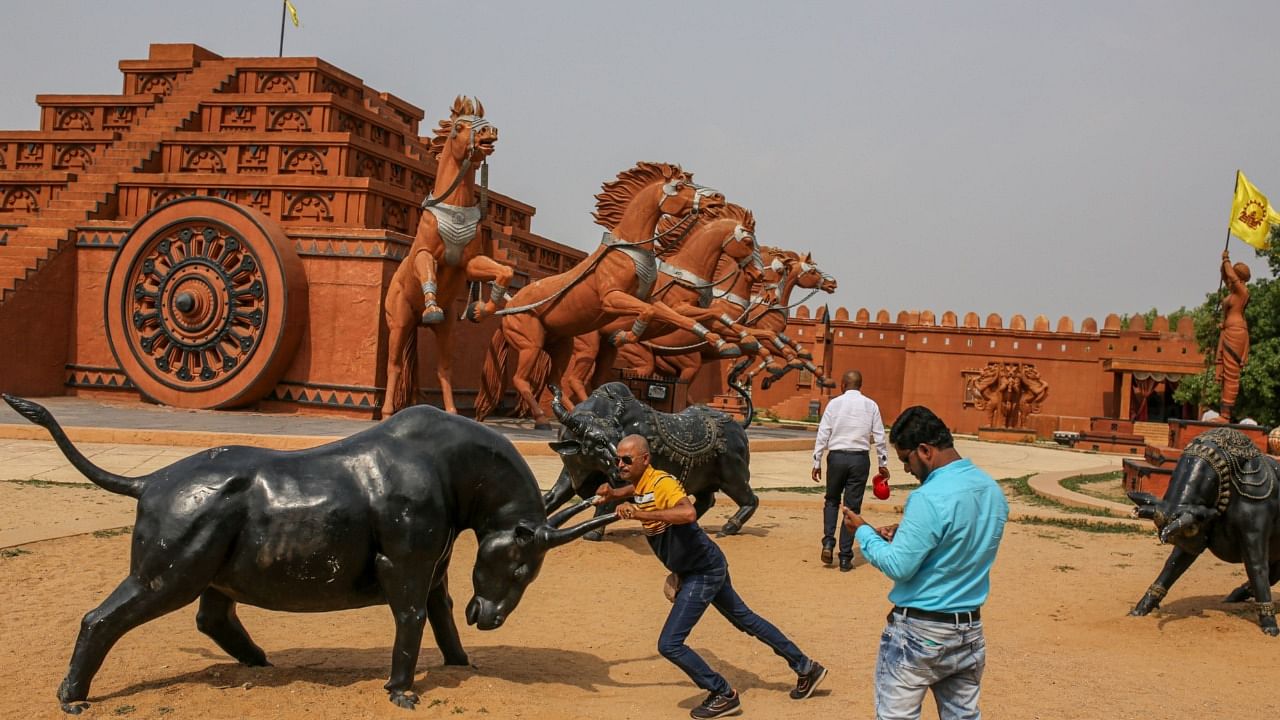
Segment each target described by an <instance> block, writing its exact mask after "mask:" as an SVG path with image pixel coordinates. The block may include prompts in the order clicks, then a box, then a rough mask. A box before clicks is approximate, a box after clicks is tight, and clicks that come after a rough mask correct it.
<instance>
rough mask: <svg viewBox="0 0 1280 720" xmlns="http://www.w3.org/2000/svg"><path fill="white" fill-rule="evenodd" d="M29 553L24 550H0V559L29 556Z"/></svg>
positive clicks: (17, 548)
mask: <svg viewBox="0 0 1280 720" xmlns="http://www.w3.org/2000/svg"><path fill="white" fill-rule="evenodd" d="M30 554H31V551H30V550H27V549H25V548H20V547H14V548H5V549H3V550H0V558H15V557H18V556H19V555H30Z"/></svg>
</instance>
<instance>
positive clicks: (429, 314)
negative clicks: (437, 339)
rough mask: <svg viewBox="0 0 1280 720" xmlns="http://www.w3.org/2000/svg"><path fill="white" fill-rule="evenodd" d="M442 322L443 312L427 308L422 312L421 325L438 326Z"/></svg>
mask: <svg viewBox="0 0 1280 720" xmlns="http://www.w3.org/2000/svg"><path fill="white" fill-rule="evenodd" d="M442 322H444V311H443V310H441V309H440V308H438V307H434V306H433V307H429V308H427V309H426V310H423V311H422V324H423V325H439V324H440V323H442Z"/></svg>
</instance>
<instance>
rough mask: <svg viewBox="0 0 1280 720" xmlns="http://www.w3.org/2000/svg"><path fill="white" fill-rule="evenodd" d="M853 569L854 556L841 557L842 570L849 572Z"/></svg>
mask: <svg viewBox="0 0 1280 720" xmlns="http://www.w3.org/2000/svg"><path fill="white" fill-rule="evenodd" d="M852 569H853V558H840V572H849V571H850V570H852Z"/></svg>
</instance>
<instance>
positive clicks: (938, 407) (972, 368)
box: [692, 306, 1204, 436]
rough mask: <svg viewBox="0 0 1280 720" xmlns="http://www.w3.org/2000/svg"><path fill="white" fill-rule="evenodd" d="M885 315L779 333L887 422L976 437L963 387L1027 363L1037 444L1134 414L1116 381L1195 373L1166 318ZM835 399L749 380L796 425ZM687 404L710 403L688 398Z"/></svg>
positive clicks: (818, 321)
mask: <svg viewBox="0 0 1280 720" xmlns="http://www.w3.org/2000/svg"><path fill="white" fill-rule="evenodd" d="M851 317H852V319H850V318H851ZM872 317H874V318H875V320H872ZM890 317H891V313H890V312H889V311H888V310H886V309H880V310H878V311H876V312H875V313H874V315H873V313H872V312H871V311H869V310H868V309H867V308H859V309H858V310H857V311H856V312H854V313H852V314H851V313H850V312H849V311H848V310H847V309H846V308H843V307H841V308H837V309H836V310H835V311H834V312H833V313H832V316H831V318H830V321H827V319H826V318H825V317H824V313H823V310H822V309H819V310H817V311H811V310H810V309H809V308H807V307H804V306H801V307H798V308H796V310H795V313H794V316H793V318H792V319H791V322H790V324H789V325H788V328H787V333H788V335H790V336H791V337H792V338H793V339H795V340H796V341H797V342H800V343H802V344H803V345H805V346H806V348H808V349H809V350H810V351H811V352H812V353H813V356H814V362H815V363H818V364H819V365H820V367H822V368H823V369H824V370H826V372H827V374H828V375H830V376H831V377H832V378H834V379H836V380H837V381H838V380H839V377H840V375H841V374H843V373H844V372H845V371H847V370H851V369H857V370H860V371H862V374H863V378H864V385H863V390H864V392H866V393H867V394H868V395H870V396H871V397H873V398H874V399H875V400H876V401H877V402H878V403H879V405H880V408H881V411H882V412H883V414H884V417H885V419H886V421H891V420H892V419H893V418H894V417H896V416H897V414H898V413H899V412H900V411H901V410H902V409H903V408H905V407H909V406H911V405H917V404H920V405H927V406H928V407H930V408H932V409H933V410H934V411H935V412H937V413H938V414H939V415H940V416H941V417H942V418H944V419H945V420H946V421H947V422H948V423H949V424H950V425H951V427H952V428H953V429H955V430H957V431H959V432H975V431H976V430H977V428H978V427H979V426H980V425H983V424H985V420H986V418H985V415H984V413H983V412H982V411H980V410H979V409H978V408H977V407H975V405H974V403H972V402H966V381H967V379H968V378H969V377H970V375H976V373H977V372H978V371H979V370H981V369H982V368H983V367H984V366H986V364H987V363H989V362H1016V363H1025V364H1030V365H1033V366H1034V367H1035V368H1036V370H1037V371H1038V372H1039V374H1040V377H1041V378H1042V379H1043V380H1044V381H1045V382H1046V383H1048V385H1049V396H1048V398H1047V400H1046V401H1045V403H1044V405H1043V407H1042V409H1041V412H1040V414H1039V416H1033V418H1032V420H1033V424H1034V426H1035V429H1036V430H1037V432H1039V433H1040V434H1041V435H1044V436H1047V435H1051V434H1052V432H1053V431H1054V430H1058V429H1065V430H1077V429H1083V428H1087V426H1088V418H1090V417H1093V416H1111V417H1117V416H1120V415H1121V413H1122V412H1124V411H1132V410H1133V409H1134V408H1136V407H1138V405H1137V404H1136V403H1125V402H1124V401H1123V397H1122V396H1123V395H1125V394H1126V393H1128V394H1130V395H1131V394H1132V392H1133V390H1132V385H1131V384H1126V381H1125V376H1126V375H1128V376H1130V378H1132V376H1133V373H1135V372H1136V373H1138V374H1139V375H1143V376H1146V375H1150V374H1154V375H1156V376H1158V377H1162V378H1163V377H1169V378H1176V377H1177V376H1179V375H1184V374H1192V373H1196V372H1199V371H1200V370H1201V369H1202V368H1203V367H1204V357H1203V355H1202V354H1201V353H1200V352H1199V350H1198V349H1197V347H1196V341H1195V337H1194V328H1193V325H1192V320H1191V318H1190V317H1188V316H1184V317H1182V318H1181V319H1180V320H1179V322H1178V323H1177V327H1176V328H1170V325H1169V320H1168V318H1166V317H1164V316H1159V317H1156V318H1155V319H1154V321H1153V322H1151V324H1150V327H1148V326H1147V323H1146V320H1145V318H1144V317H1143V316H1142V315H1137V316H1135V317H1134V318H1133V323H1132V324H1130V326H1129V327H1127V328H1126V329H1123V330H1122V329H1121V325H1122V323H1121V316H1119V315H1115V314H1113V315H1108V316H1107V317H1106V318H1105V319H1104V320H1103V323H1102V326H1101V328H1099V326H1098V322H1097V321H1096V320H1095V319H1094V318H1090V317H1086V318H1084V319H1082V320H1081V321H1080V322H1079V323H1078V324H1077V323H1076V322H1075V321H1074V320H1073V319H1072V318H1070V317H1065V316H1064V317H1061V318H1059V319H1058V321H1057V322H1056V323H1053V322H1051V321H1050V320H1049V318H1047V317H1046V316H1044V315H1038V316H1036V317H1035V318H1033V319H1032V320H1031V321H1030V322H1028V321H1027V318H1026V317H1024V316H1022V315H1014V316H1012V317H1011V318H1009V319H1008V322H1006V321H1005V319H1004V318H1003V317H1002V316H1000V315H999V314H996V313H990V314H988V315H986V316H985V317H983V316H980V315H979V314H978V313H976V312H967V313H965V314H964V315H963V316H961V315H959V314H957V313H956V312H953V311H951V310H947V311H944V312H943V313H942V314H941V316H940V317H939V316H937V315H935V313H934V312H933V311H930V310H923V311H917V310H902V311H899V312H897V313H896V314H895V315H892V317H894V318H895V320H894V321H893V322H890ZM723 374H724V373H723V372H721V373H719V376H720V377H723ZM708 375H709V376H712V377H715V376H716V375H717V374H716V373H712V372H708ZM697 389H698V390H699V391H701V388H697ZM713 390H714V392H715V393H721V392H724V391H725V388H724V387H723V385H722V384H721V386H720V387H715V388H713ZM838 392H839V390H838V389H837V390H834V391H832V390H824V389H822V388H820V387H818V385H817V383H816V382H814V379H813V378H812V377H811V376H810V374H808V373H801V372H792V373H789V374H788V375H786V376H784V377H783V378H782V379H781V380H779V381H778V382H776V383H774V384H773V386H772V387H770V388H769V389H768V390H763V389H761V388H760V383H759V381H758V379H757V382H756V383H755V387H754V390H753V393H752V398H753V400H754V402H755V405H756V407H757V408H758V409H764V408H768V409H771V410H773V411H774V412H775V413H777V414H778V415H779V416H780V417H786V418H795V419H800V418H803V417H805V416H806V415H809V414H810V412H809V411H810V409H811V408H812V407H813V406H814V403H817V406H818V407H825V406H826V402H827V400H828V399H830V397H831V395H832V394H833V393H838ZM692 399H693V400H695V401H706V400H708V399H709V398H708V397H706V396H703V395H701V394H695V395H694V397H693V398H692ZM971 399H972V398H971Z"/></svg>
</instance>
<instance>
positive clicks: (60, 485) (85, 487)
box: [5, 478, 98, 490]
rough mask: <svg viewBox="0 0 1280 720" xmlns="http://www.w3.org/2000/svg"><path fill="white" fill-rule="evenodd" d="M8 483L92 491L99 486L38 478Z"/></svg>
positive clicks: (8, 481)
mask: <svg viewBox="0 0 1280 720" xmlns="http://www.w3.org/2000/svg"><path fill="white" fill-rule="evenodd" d="M5 482H7V483H13V484H14V485H21V486H23V487H33V488H76V489H77V490H92V489H94V488H96V487H98V486H97V485H86V484H84V483H78V482H61V481H58V480H40V479H38V478H28V479H26V480H5Z"/></svg>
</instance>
